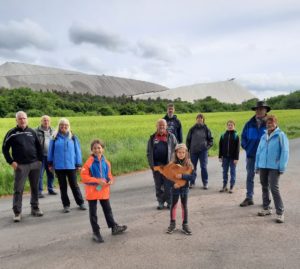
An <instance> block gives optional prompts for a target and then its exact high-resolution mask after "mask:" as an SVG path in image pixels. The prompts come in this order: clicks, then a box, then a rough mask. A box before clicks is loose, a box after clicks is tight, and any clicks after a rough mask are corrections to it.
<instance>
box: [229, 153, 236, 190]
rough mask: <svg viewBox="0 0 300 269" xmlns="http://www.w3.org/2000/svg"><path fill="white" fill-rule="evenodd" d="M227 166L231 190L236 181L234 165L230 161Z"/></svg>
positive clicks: (232, 161)
mask: <svg viewBox="0 0 300 269" xmlns="http://www.w3.org/2000/svg"><path fill="white" fill-rule="evenodd" d="M229 166H230V189H231V190H232V189H233V187H234V185H235V180H236V165H235V164H234V160H233V159H230V163H229Z"/></svg>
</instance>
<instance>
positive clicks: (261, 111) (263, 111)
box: [255, 107, 267, 118]
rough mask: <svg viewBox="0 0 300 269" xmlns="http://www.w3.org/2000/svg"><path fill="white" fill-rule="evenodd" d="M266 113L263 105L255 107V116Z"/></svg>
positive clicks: (260, 116)
mask: <svg viewBox="0 0 300 269" xmlns="http://www.w3.org/2000/svg"><path fill="white" fill-rule="evenodd" d="M266 114H267V109H266V108H264V107H258V108H257V109H255V115H256V117H257V118H263V117H264V116H266Z"/></svg>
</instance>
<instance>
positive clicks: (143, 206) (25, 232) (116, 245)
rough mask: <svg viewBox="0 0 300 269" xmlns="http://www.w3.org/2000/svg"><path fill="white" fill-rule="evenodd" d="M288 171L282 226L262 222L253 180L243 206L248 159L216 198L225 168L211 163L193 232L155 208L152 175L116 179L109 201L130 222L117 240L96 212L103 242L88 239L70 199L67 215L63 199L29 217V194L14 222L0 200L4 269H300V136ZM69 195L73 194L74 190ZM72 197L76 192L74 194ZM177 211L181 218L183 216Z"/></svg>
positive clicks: (193, 200)
mask: <svg viewBox="0 0 300 269" xmlns="http://www.w3.org/2000/svg"><path fill="white" fill-rule="evenodd" d="M290 148H291V154H290V162H289V166H288V170H287V172H286V173H285V174H284V175H283V176H282V177H281V179H280V183H281V185H280V189H281V194H282V197H283V201H284V204H285V208H286V212H285V219H286V222H285V223H284V224H277V223H275V221H274V219H275V216H274V215H272V216H267V217H258V216H257V211H258V210H260V209H261V189H260V184H259V181H258V176H256V179H255V197H254V201H255V205H254V206H250V207H247V208H241V207H239V203H240V202H241V201H242V200H243V199H244V197H245V158H244V152H242V153H241V160H240V162H239V164H238V171H237V189H236V192H235V193H233V194H229V193H219V192H218V190H219V188H220V187H221V185H222V180H221V166H220V163H219V162H218V160H217V158H209V190H202V189H201V188H200V185H201V184H200V179H199V178H198V179H197V181H198V182H197V183H198V185H197V187H196V188H195V189H193V190H191V192H190V197H189V221H190V226H191V229H192V231H193V235H192V236H187V235H185V234H183V233H181V232H180V231H177V232H176V233H174V234H172V235H169V234H166V233H165V231H166V228H167V227H168V224H169V212H168V211H167V210H163V211H158V210H156V208H155V206H156V201H155V195H154V186H153V179H152V175H151V173H150V171H145V172H138V173H133V174H129V175H125V176H120V177H117V178H116V184H115V185H114V186H113V187H112V195H111V203H112V208H113V212H114V216H115V219H116V221H117V222H119V223H121V224H127V225H128V231H127V232H126V233H125V234H122V235H118V236H112V235H111V232H110V230H109V229H108V228H107V227H106V223H105V220H104V217H103V213H102V211H101V209H100V208H99V210H98V217H99V223H100V225H101V227H102V234H103V237H104V240H105V243H104V244H96V243H94V242H93V241H92V240H91V228H90V224H89V219H88V212H87V211H80V210H78V209H77V208H76V205H75V202H74V200H73V199H72V200H71V201H72V204H71V209H72V211H71V212H70V213H69V214H64V213H62V205H61V201H60V198H59V197H53V196H47V197H46V198H44V199H41V200H40V207H41V209H42V210H43V211H44V212H45V215H44V217H42V218H36V217H32V216H30V206H29V195H25V196H24V201H23V219H22V222H21V223H13V221H12V216H13V214H12V210H11V207H12V201H11V198H3V199H1V200H0V268H1V269H2V268H3V269H4V268H5V269H8V268H32V269H33V268H72V269H75V268H85V269H88V268H101V269H104V268H117V269H123V268H128V269H132V268H172V269H175V268H185V269H189V268H197V269H199V268H205V269H210V268H256V269H259V268H262V269H266V268H300V229H299V224H300V207H299V206H300V203H299V201H300V198H299V197H300V195H299V193H300V179H299V172H298V169H299V168H300V159H299V156H300V139H297V140H293V141H291V142H290ZM69 193H70V191H69ZM70 196H72V195H70ZM180 215H181V214H180V209H179V208H178V212H177V220H178V223H179V224H180V222H181V216H180Z"/></svg>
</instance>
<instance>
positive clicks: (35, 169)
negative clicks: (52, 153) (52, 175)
mask: <svg viewBox="0 0 300 269" xmlns="http://www.w3.org/2000/svg"><path fill="white" fill-rule="evenodd" d="M29 167H30V171H29V173H28V178H29V183H30V190H31V199H30V204H31V208H32V209H38V208H39V200H38V199H39V198H38V195H39V191H38V186H39V175H40V170H41V163H40V162H34V163H31V164H30V165H29Z"/></svg>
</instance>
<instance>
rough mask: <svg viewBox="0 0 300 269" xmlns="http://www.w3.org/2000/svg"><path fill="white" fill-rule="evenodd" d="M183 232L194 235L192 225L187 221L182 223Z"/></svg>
mask: <svg viewBox="0 0 300 269" xmlns="http://www.w3.org/2000/svg"><path fill="white" fill-rule="evenodd" d="M182 232H183V233H185V234H187V235H192V230H191V229H190V227H189V225H188V224H187V223H186V224H182Z"/></svg>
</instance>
